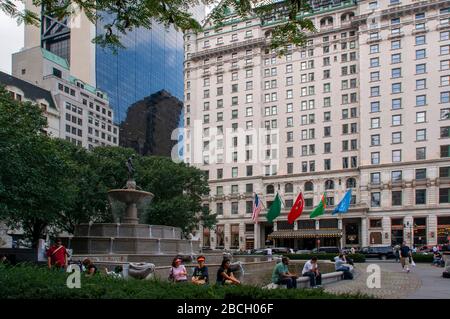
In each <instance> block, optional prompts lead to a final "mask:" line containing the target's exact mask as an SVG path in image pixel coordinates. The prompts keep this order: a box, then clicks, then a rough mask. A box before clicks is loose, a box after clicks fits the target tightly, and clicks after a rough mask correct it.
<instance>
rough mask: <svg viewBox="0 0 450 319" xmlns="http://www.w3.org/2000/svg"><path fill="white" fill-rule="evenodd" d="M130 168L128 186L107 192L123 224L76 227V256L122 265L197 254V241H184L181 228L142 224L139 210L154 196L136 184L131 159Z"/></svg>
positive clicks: (72, 243) (74, 245)
mask: <svg viewBox="0 0 450 319" xmlns="http://www.w3.org/2000/svg"><path fill="white" fill-rule="evenodd" d="M127 168H128V180H127V182H126V186H125V187H124V188H122V189H112V190H110V191H108V200H109V202H110V203H111V207H113V208H114V207H115V208H116V209H117V207H122V209H121V210H122V218H121V222H120V223H89V224H80V225H77V226H76V228H75V234H74V237H73V238H72V239H71V242H70V243H71V247H70V248H72V249H73V251H74V254H75V256H74V257H76V256H80V257H82V256H86V257H89V258H90V259H91V260H94V261H122V262H149V261H151V262H153V260H155V259H156V260H161V261H164V263H168V261H169V260H170V259H171V258H172V257H174V256H176V255H188V256H191V255H192V254H196V253H198V252H199V249H196V247H197V248H199V243H198V241H197V240H196V241H192V240H187V239H182V231H181V229H180V228H177V227H172V226H161V225H146V224H140V223H139V217H138V208H140V207H142V208H144V207H146V206H147V205H148V204H149V203H150V202H151V200H152V199H153V197H154V195H153V194H152V193H150V192H146V191H143V190H141V189H140V188H139V187H138V186H137V185H136V182H135V180H134V178H133V173H134V168H133V165H132V162H131V158H130V159H128V161H127Z"/></svg>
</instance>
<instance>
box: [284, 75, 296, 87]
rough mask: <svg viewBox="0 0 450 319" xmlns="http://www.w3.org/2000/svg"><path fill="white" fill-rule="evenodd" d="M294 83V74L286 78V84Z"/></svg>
mask: <svg viewBox="0 0 450 319" xmlns="http://www.w3.org/2000/svg"><path fill="white" fill-rule="evenodd" d="M292 84H294V81H293V79H292V76H289V77H287V78H286V86H289V85H292Z"/></svg>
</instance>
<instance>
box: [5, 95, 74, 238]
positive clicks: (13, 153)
mask: <svg viewBox="0 0 450 319" xmlns="http://www.w3.org/2000/svg"><path fill="white" fill-rule="evenodd" d="M45 126H46V119H45V117H43V116H42V111H41V110H40V109H39V107H38V106H37V105H33V104H31V103H29V102H27V103H21V102H17V101H14V100H12V99H11V98H10V96H9V94H8V92H7V91H6V90H4V89H3V88H0V162H1V163H2V164H1V165H2V169H1V170H0V217H1V218H2V220H3V221H5V222H6V224H7V225H8V226H9V227H11V228H15V229H23V230H24V232H25V235H26V237H27V238H28V239H30V240H31V242H32V244H37V242H38V239H40V238H43V237H44V236H45V234H46V231H47V229H48V226H52V225H55V224H56V221H57V220H58V215H59V213H60V211H61V210H63V209H64V207H65V206H66V205H67V204H68V203H69V202H70V200H71V187H70V181H69V180H68V179H67V174H66V173H67V171H68V170H69V169H70V168H69V167H68V166H67V164H66V162H65V161H64V158H63V157H62V156H60V155H59V154H58V153H57V144H56V141H55V140H52V139H50V138H49V137H48V136H46V135H45V134H43V133H42V131H43V129H44V128H45Z"/></svg>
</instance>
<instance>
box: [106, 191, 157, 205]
mask: <svg viewBox="0 0 450 319" xmlns="http://www.w3.org/2000/svg"><path fill="white" fill-rule="evenodd" d="M108 197H109V198H110V200H117V201H119V202H122V203H127V204H133V203H139V202H141V201H143V200H144V199H150V200H151V199H153V197H154V195H153V194H152V193H150V192H145V191H139V190H135V189H112V190H110V191H108Z"/></svg>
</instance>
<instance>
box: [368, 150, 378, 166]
mask: <svg viewBox="0 0 450 319" xmlns="http://www.w3.org/2000/svg"><path fill="white" fill-rule="evenodd" d="M370 163H371V164H372V165H376V164H380V152H372V153H370Z"/></svg>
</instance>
